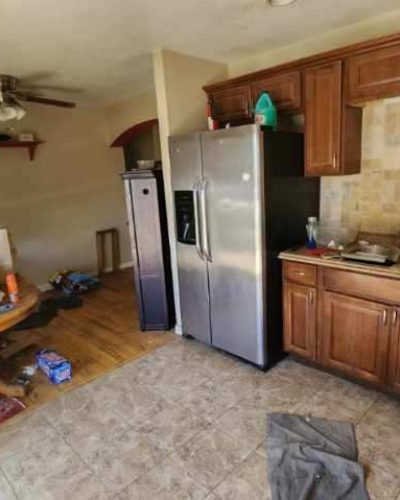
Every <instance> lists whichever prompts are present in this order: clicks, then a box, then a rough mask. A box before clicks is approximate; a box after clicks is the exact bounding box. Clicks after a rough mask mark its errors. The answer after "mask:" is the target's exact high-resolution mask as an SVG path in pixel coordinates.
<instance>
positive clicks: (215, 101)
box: [209, 85, 253, 122]
mask: <svg viewBox="0 0 400 500" xmlns="http://www.w3.org/2000/svg"><path fill="white" fill-rule="evenodd" d="M209 100H210V102H211V109H212V115H213V118H214V120H218V121H219V122H229V121H238V120H246V119H250V118H251V117H252V116H253V105H252V101H251V91H250V85H240V86H237V87H229V88H226V89H223V90H218V91H216V92H213V93H212V94H209Z"/></svg>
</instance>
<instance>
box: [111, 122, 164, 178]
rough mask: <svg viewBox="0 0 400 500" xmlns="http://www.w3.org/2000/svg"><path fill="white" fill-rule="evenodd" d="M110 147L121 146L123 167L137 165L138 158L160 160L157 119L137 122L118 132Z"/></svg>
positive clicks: (131, 167)
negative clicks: (120, 132) (123, 160)
mask: <svg viewBox="0 0 400 500" xmlns="http://www.w3.org/2000/svg"><path fill="white" fill-rule="evenodd" d="M111 147H112V148H122V149H123V152H124V159H125V169H126V170H131V169H133V168H135V167H136V166H137V161H138V160H154V161H155V162H160V161H161V149H160V133H159V128H158V120H157V119H155V118H154V119H152V120H147V121H144V122H141V123H137V124H136V125H133V126H132V127H130V128H128V129H127V130H125V131H124V132H122V134H120V135H119V136H118V137H117V138H116V139H115V140H114V141H113V143H112V144H111Z"/></svg>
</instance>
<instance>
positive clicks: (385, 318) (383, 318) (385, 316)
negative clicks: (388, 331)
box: [382, 309, 388, 326]
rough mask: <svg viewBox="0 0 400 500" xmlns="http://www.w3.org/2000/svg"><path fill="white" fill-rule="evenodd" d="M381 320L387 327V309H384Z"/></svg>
mask: <svg viewBox="0 0 400 500" xmlns="http://www.w3.org/2000/svg"><path fill="white" fill-rule="evenodd" d="M382 320H383V324H384V325H385V326H386V325H387V320H388V312H387V309H385V310H384V311H383V317H382Z"/></svg>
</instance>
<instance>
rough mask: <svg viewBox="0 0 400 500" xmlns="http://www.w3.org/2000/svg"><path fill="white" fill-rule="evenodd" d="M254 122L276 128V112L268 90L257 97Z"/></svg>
mask: <svg viewBox="0 0 400 500" xmlns="http://www.w3.org/2000/svg"><path fill="white" fill-rule="evenodd" d="M254 113H255V123H257V124H258V125H263V126H264V127H271V128H272V129H273V130H276V127H277V123H278V114H277V111H276V107H275V105H274V103H273V102H272V99H271V97H270V95H269V94H268V92H262V93H261V95H260V97H259V98H258V101H257V104H256V107H255V110H254Z"/></svg>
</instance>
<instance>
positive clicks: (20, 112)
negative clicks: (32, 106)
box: [0, 74, 76, 122]
mask: <svg viewBox="0 0 400 500" xmlns="http://www.w3.org/2000/svg"><path fill="white" fill-rule="evenodd" d="M19 101H24V102H35V103H38V104H46V105H48V106H59V107H61V108H74V107H75V106H76V104H75V103H73V102H69V101H60V100H58V99H50V98H48V97H42V96H41V95H40V93H39V94H38V93H36V92H33V91H30V90H26V89H24V88H23V87H20V80H19V79H18V78H15V77H14V76H10V75H1V74H0V121H3V122H4V121H7V120H14V119H16V120H21V119H22V118H23V117H24V116H25V115H26V110H25V109H24V108H23V107H22V106H21V104H20V103H19Z"/></svg>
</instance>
